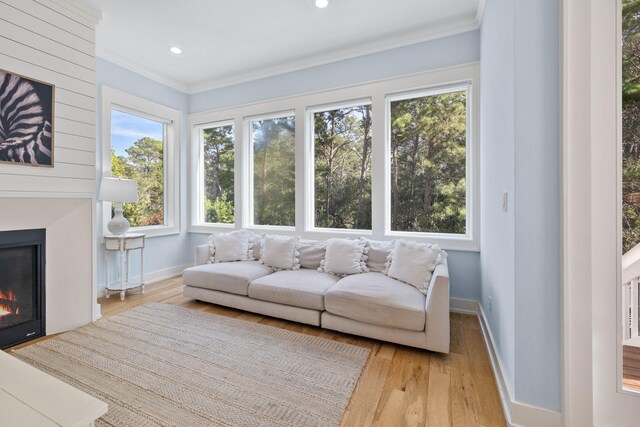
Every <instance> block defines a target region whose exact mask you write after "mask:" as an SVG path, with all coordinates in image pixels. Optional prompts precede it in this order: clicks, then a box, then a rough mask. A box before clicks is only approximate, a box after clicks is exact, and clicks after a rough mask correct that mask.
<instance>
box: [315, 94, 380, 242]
mask: <svg viewBox="0 0 640 427" xmlns="http://www.w3.org/2000/svg"><path fill="white" fill-rule="evenodd" d="M372 104H373V102H372V100H371V97H367V98H360V99H355V100H351V101H344V102H339V103H335V102H334V103H331V104H324V105H315V106H311V107H307V117H306V120H307V122H306V128H307V133H308V135H307V141H308V143H309V150H310V154H309V155H308V156H307V158H306V160H307V162H305V171H307V173H308V175H309V176H308V178H307V182H309V184H310V185H309V187H308V188H307V189H306V192H305V193H306V194H308V195H309V196H308V197H306V200H305V201H306V205H307V206H306V214H307V216H308V218H307V224H309V228H308V229H309V231H311V232H319V233H322V232H331V233H347V234H355V235H359V236H360V235H369V234H371V230H360V229H355V228H354V229H350V228H330V227H326V228H325V227H318V226H316V155H315V117H314V116H315V114H316V113H322V112H325V111H334V110H339V109H341V108H349V107H360V106H363V105H368V106H370V107H371V106H372ZM372 123H373V119H372ZM371 133H373V132H371ZM371 148H372V149H373V144H372V147H371ZM372 163H373V162H372ZM372 166H373V164H372ZM371 191H372V193H373V186H372V189H371Z"/></svg>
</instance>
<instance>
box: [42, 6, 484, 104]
mask: <svg viewBox="0 0 640 427" xmlns="http://www.w3.org/2000/svg"><path fill="white" fill-rule="evenodd" d="M46 1H53V0H46ZM55 1H68V0H55ZM480 9H484V0H480ZM480 9H479V10H478V13H477V14H476V15H475V16H473V17H472V18H468V17H467V18H462V19H458V20H456V21H453V22H451V21H449V22H447V23H442V24H441V25H438V26H435V27H434V26H430V28H428V29H422V30H418V31H414V32H411V33H405V34H402V35H398V36H395V37H388V38H384V39H380V40H375V41H371V42H368V43H364V44H360V45H358V46H350V47H347V48H344V49H338V50H335V51H332V52H327V53H323V54H319V55H313V56H309V57H307V58H302V59H297V60H294V61H288V62H284V63H281V64H277V65H272V66H265V67H259V68H257V69H254V70H251V71H247V72H244V73H230V74H227V75H223V76H219V77H216V78H213V79H210V80H204V81H201V82H198V83H194V84H188V83H185V82H182V81H179V80H176V79H174V78H172V77H170V76H168V75H166V74H164V73H161V72H158V71H156V70H153V69H151V68H150V67H148V66H146V65H144V64H142V63H140V62H138V61H134V60H131V59H128V58H125V57H123V56H122V55H120V54H119V53H116V52H114V51H113V50H110V49H106V48H103V47H100V46H99V44H97V45H96V56H97V57H99V58H102V59H105V60H107V61H109V62H112V63H114V64H116V65H119V66H121V67H123V68H127V69H129V70H131V71H133V72H135V73H137V74H140V75H142V76H144V77H147V78H149V79H151V80H154V81H156V82H158V83H161V84H163V85H165V86H169V87H171V88H173V89H176V90H178V91H180V92H183V93H186V94H188V95H194V94H198V93H202V92H207V91H210V90H215V89H219V88H222V87H227V86H232V85H237V84H241V83H246V82H249V81H253V80H259V79H264V78H268V77H273V76H276V75H280V74H285V73H289V72H294V71H299V70H303V69H306V68H311V67H317V66H320V65H326V64H329V63H332V62H337V61H343V60H347V59H351V58H356V57H359V56H365V55H370V54H374V53H378V52H384V51H387V50H391V49H397V48H401V47H405V46H410V45H414V44H418V43H424V42H427V41H431V40H436V39H440V38H444V37H449V36H454V35H457V34H463V33H467V32H470V31H474V30H477V29H478V28H479V27H480V22H481V15H482V13H481V10H480Z"/></svg>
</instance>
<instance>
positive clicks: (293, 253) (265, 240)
mask: <svg viewBox="0 0 640 427" xmlns="http://www.w3.org/2000/svg"><path fill="white" fill-rule="evenodd" d="M298 240H299V237H298V236H293V237H288V236H274V235H271V234H265V235H264V236H263V237H262V253H261V255H262V257H261V258H260V262H261V263H262V264H264V265H266V266H269V267H271V268H273V269H274V270H276V271H277V270H297V269H299V268H300V255H299V253H298V249H297V244H298Z"/></svg>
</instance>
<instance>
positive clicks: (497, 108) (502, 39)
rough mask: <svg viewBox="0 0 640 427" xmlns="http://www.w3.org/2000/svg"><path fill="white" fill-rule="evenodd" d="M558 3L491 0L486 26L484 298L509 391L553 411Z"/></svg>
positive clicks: (557, 372) (556, 384)
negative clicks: (506, 200)
mask: <svg viewBox="0 0 640 427" xmlns="http://www.w3.org/2000/svg"><path fill="white" fill-rule="evenodd" d="M558 11H559V4H558V1H557V0H538V1H526V0H516V1H513V0H488V1H487V3H486V7H485V15H484V20H483V23H482V29H481V67H482V73H481V75H482V77H481V78H482V109H481V111H482V122H481V128H482V152H483V155H482V170H483V174H482V179H483V181H482V206H483V207H482V247H481V253H482V259H481V270H482V290H481V293H482V299H481V303H482V307H483V310H484V312H485V314H486V315H487V317H488V322H489V326H490V328H491V330H492V334H493V336H494V338H495V341H496V344H497V347H498V351H499V353H500V357H501V359H502V361H503V363H504V366H505V370H506V372H505V374H506V375H507V377H508V378H507V382H508V383H509V384H510V386H511V391H512V392H513V393H514V394H515V395H514V396H512V398H514V399H515V400H516V401H518V402H522V403H527V404H530V405H534V406H539V407H543V408H547V409H550V410H556V411H559V410H560V408H561V378H560V376H561V353H560V350H561V326H562V323H561V312H560V304H561V272H560V237H559V236H560V190H559V189H560V130H559V127H560V115H559V114H560V113H559V103H560V92H559V78H560V68H559V43H560V42H559V16H558V15H559V12H558ZM499 169H500V170H499ZM502 191H509V192H510V194H511V199H512V203H511V206H510V208H511V209H510V211H509V212H508V213H504V212H502V211H501V210H500V209H499V206H500V201H499V200H500V199H499V197H500V194H501V192H502ZM490 296H491V297H492V298H493V304H492V307H490V304H489V297H490Z"/></svg>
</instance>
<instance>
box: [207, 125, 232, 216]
mask: <svg viewBox="0 0 640 427" xmlns="http://www.w3.org/2000/svg"><path fill="white" fill-rule="evenodd" d="M201 141H202V150H203V156H202V157H203V162H204V168H203V170H204V177H203V178H204V183H203V184H204V185H203V188H204V196H205V197H204V199H203V203H204V206H203V208H204V209H203V218H201V219H202V220H203V221H204V222H205V223H219V224H233V222H234V130H233V123H227V124H220V125H214V126H212V127H208V128H205V129H203V130H202V137H201Z"/></svg>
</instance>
